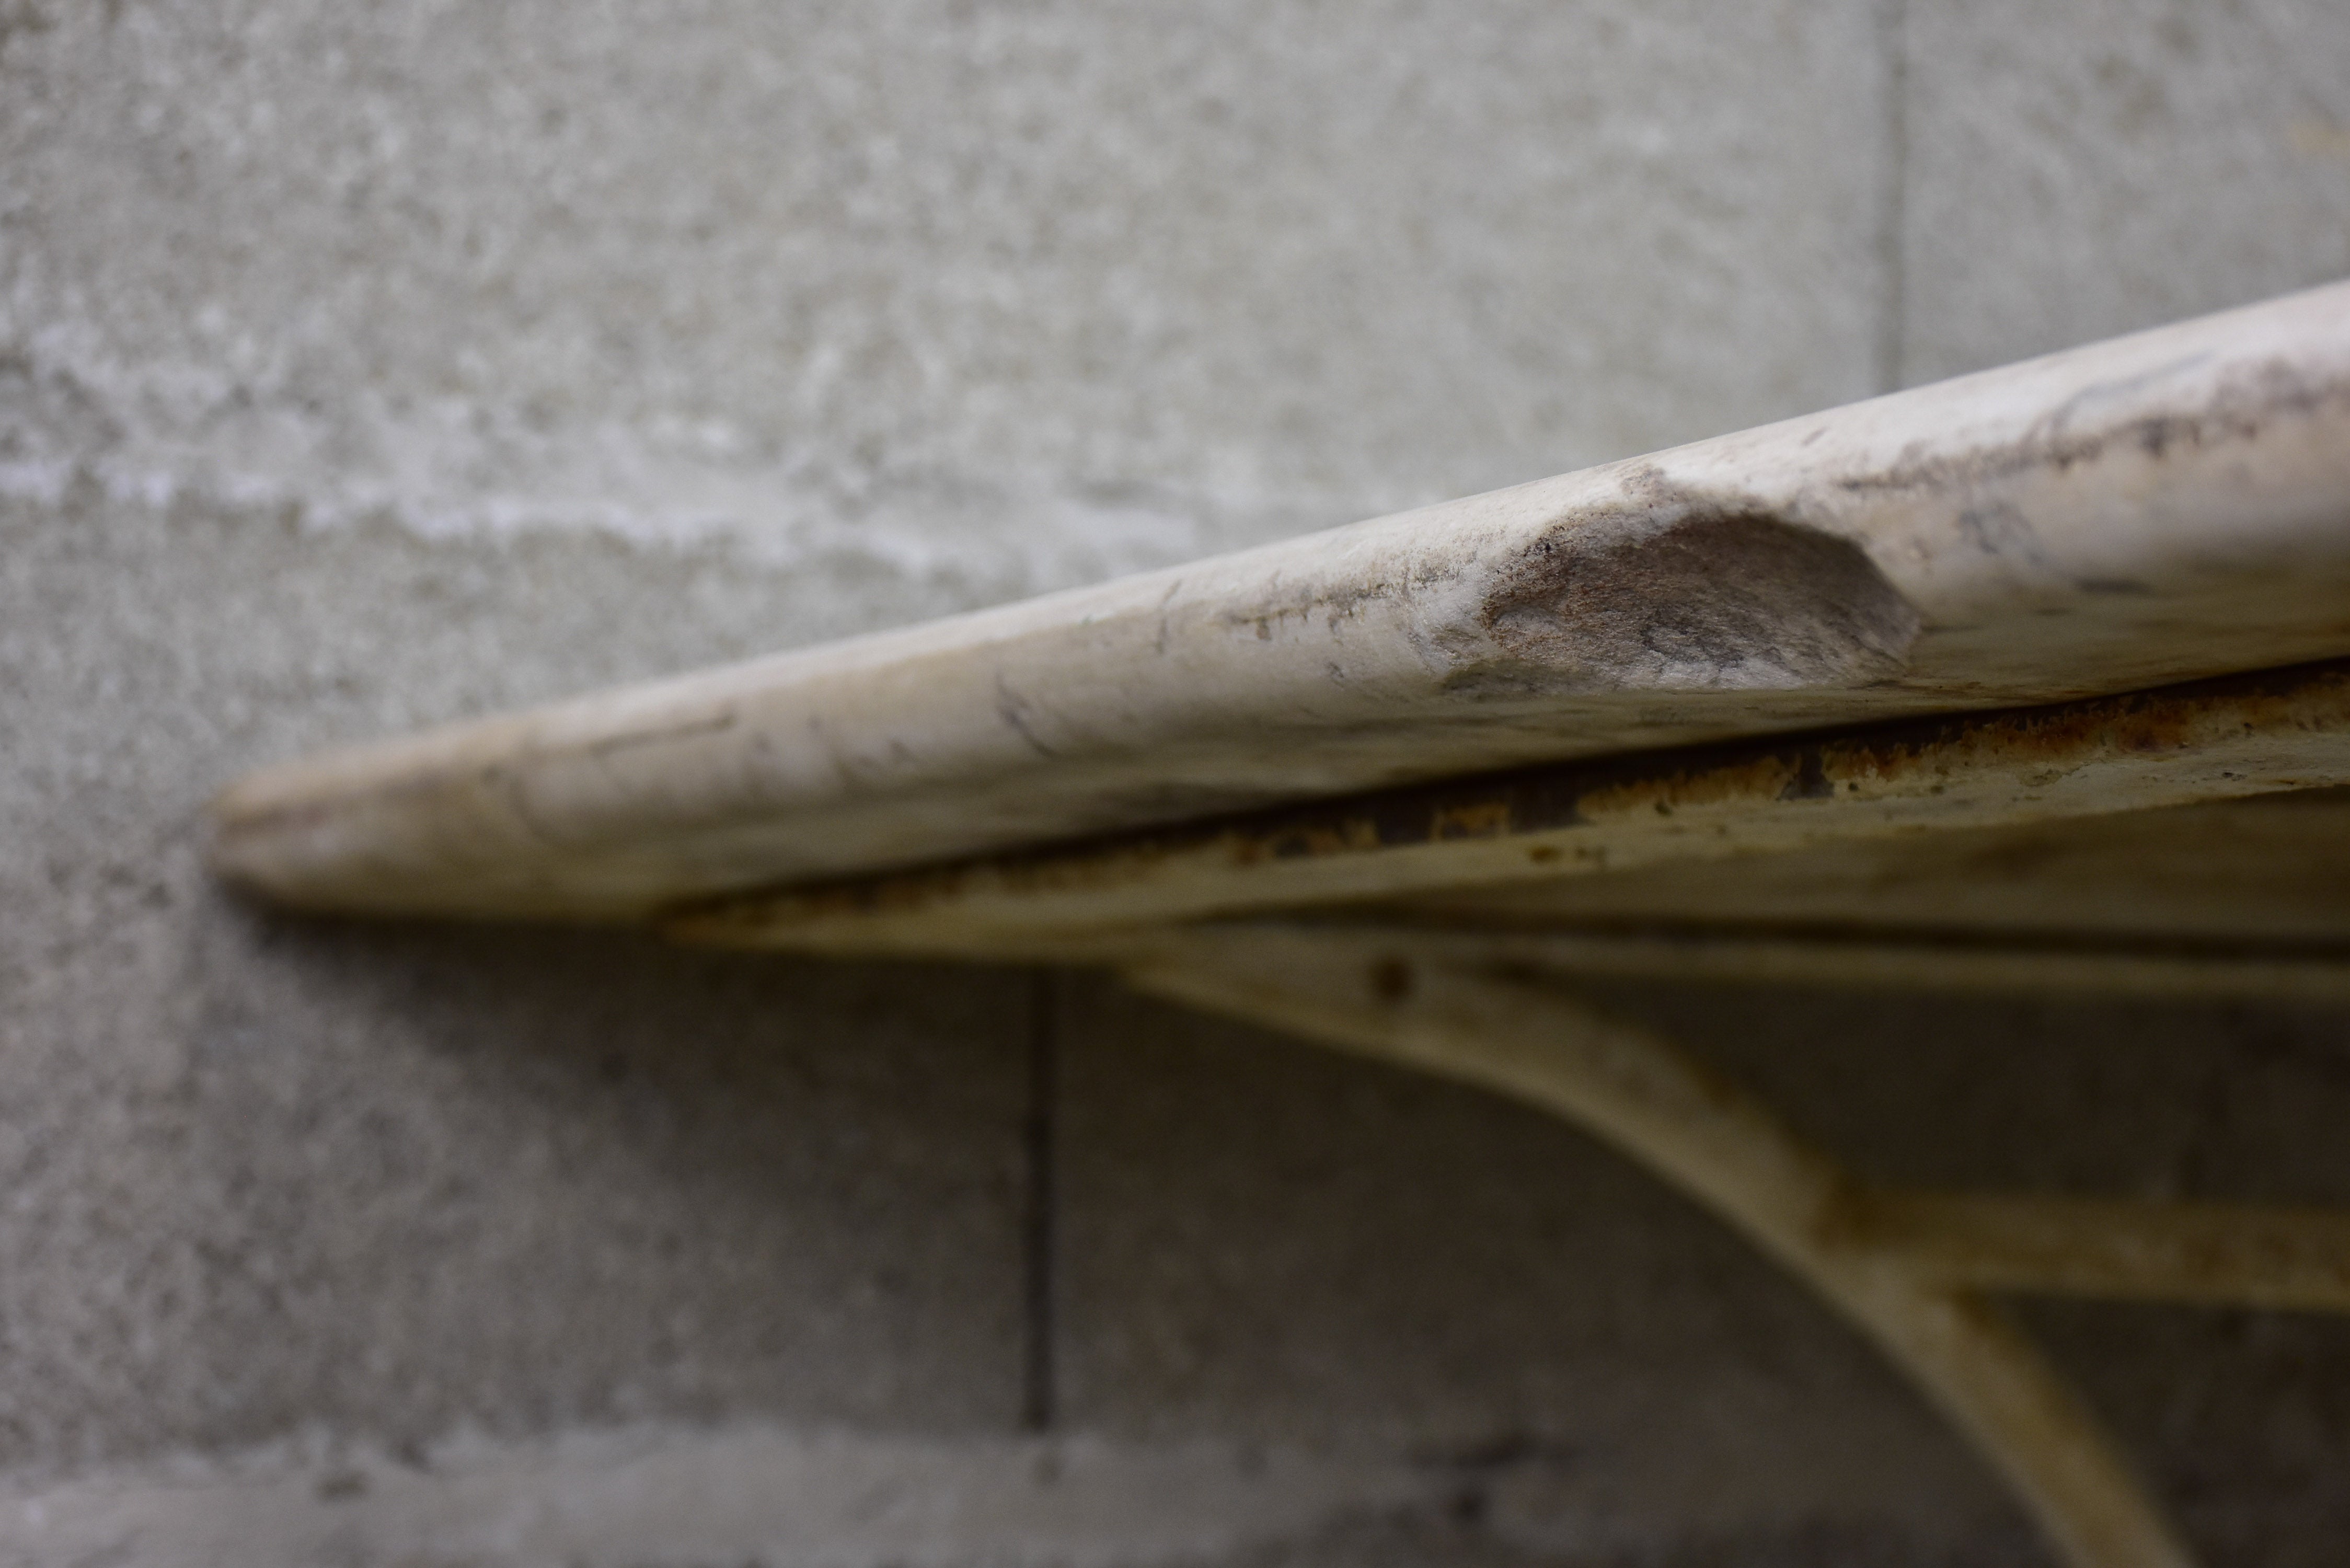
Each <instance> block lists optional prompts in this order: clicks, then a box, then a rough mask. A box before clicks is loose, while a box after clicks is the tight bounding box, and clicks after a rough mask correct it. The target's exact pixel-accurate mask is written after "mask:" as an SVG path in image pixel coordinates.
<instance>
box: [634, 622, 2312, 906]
mask: <svg viewBox="0 0 2350 1568" xmlns="http://www.w3.org/2000/svg"><path fill="white" fill-rule="evenodd" d="M2328 703H2331V704H2334V705H2337V706H2338V705H2342V704H2345V703H2350V660H2338V661H2334V662H2331V663H2326V664H2317V665H2305V666H2301V667H2297V668H2294V669H2290V670H2269V671H2263V672H2261V673H2259V674H2255V675H2249V676H2234V677H2229V678H2226V679H2223V680H2207V681H2197V682H2193V683H2190V684H2187V685H2181V686H2175V687H2168V688H2163V689H2159V690H2156V691H2141V692H2134V693H2129V694H2126V695H2123V696H2117V697H2105V698H2095V699H2090V700H2087V701H2080V702H2073V703H2066V704H2062V705H2057V706H2052V707H2048V708H2041V709H2027V710H2019V711H2005V712H1991V713H1972V714H1962V715H1958V716H1955V717H1950V718H1943V719H1935V720H1923V721H1904V722H1897V723H1891V724H1883V725H1876V726H1870V727H1867V728H1866V729H1859V730H1853V731H1847V732H1839V733H1835V734H1829V735H1824V736H1817V737H1794V738H1783V739H1778V740H1769V741H1761V742H1742V743H1733V744H1728V745H1719V746H1710V747H1700V748H1688V749H1683V750H1677V751H1669V752H1660V753H1641V754H1638V755H1632V756H1627V757H1618V758H1610V759H1601V760H1597V761H1583V762H1577V763H1564V764H1558V765H1554V766H1548V767H1535V768H1525V769H1516V770H1512V771H1509V772H1503V773H1496V774H1482V775H1478V776H1475V777H1471V778H1464V779H1454V780H1447V781H1444V782H1442V783H1440V784H1426V785H1414V786H1409V787H1406V788H1401V789H1395V790H1388V791H1381V792H1376V793H1373V794H1361V795H1353V796H1347V797H1341V798H1339V799H1336V800H1330V801H1324V802H1317V803H1312V804H1308V805H1295V806H1284V807H1277V808H1273V809H1269V810H1263V811H1257V812H1251V813H1244V814H1241V815H1233V816H1228V817H1222V818H1218V819H1213V820H1210V821H1205V822H1200V823H1194V824H1190V825H1184V826H1172V827H1164V828H1156V829H1150V830H1147V831H1143V832H1139V833H1126V834H1119V835H1111V836H1102V837H1097V838H1092V839H1087V840H1080V841H1076V842H1071V843H1066V844H1061V845H1055V846H1041V847H1038V848H1034V849H1028V850H1023V851H1019V852H1015V853H1013V854H1008V855H999V856H994V857H983V858H977V859H972V860H966V861H961V862H956V863H952V864H949V865H943V866H938V867H927V868H919V869H915V870H910V871H905V872H900V873H896V874H892V875H884V876H880V877H866V878H860V879H856V880H851V881H846V882H839V883H832V884H822V885H814V886H798V887H791V888H779V889H769V890H764V891H757V892H753V893H747V894H734V895H729V896H725V897H722V898H713V899H706V900H697V901H695V902H692V903H690V904H686V905H681V906H679V907H677V908H675V909H672V910H671V911H670V912H669V914H670V919H671V925H672V928H673V929H680V930H682V931H684V932H687V933H688V934H693V935H698V936H704V937H707V936H709V935H711V934H713V933H715V934H720V935H723V933H724V932H725V931H726V930H729V929H735V930H743V931H748V930H752V929H755V928H756V927H758V926H761V925H764V924H775V923H792V922H798V921H807V920H816V919H827V918H839V917H852V916H859V915H865V916H889V915H902V914H911V913H919V912H921V911H925V910H929V909H939V908H943V907H948V906H952V905H954V904H956V903H958V902H961V901H965V900H967V899H969V898H972V897H973V896H976V895H979V894H981V893H983V892H984V893H986V894H988V895H991V896H1001V897H1003V898H1010V899H1018V898H1032V897H1036V896H1040V895H1046V894H1054V893H1069V892H1076V891H1083V890H1087V889H1101V888H1118V887H1120V886H1126V885H1131V884H1135V883H1139V882H1142V881H1146V880H1148V879H1149V878H1150V877H1152V876H1153V875H1154V874H1157V873H1159V871H1161V870H1162V869H1163V868H1164V867H1169V866H1170V865H1176V864H1189V865H1192V866H1197V867H1219V866H1221V867H1235V868H1238V867H1262V866H1265V865H1268V864H1270V863H1272V862H1275V861H1296V860H1315V859H1328V858H1333V857H1353V856H1375V855H1379V854H1384V853H1390V852H1394V851H1397V850H1403V849H1411V848H1417V847H1424V846H1430V845H1434V844H1441V843H1447V842H1454V841H1459V840H1462V839H1484V840H1489V841H1492V840H1506V839H1510V838H1534V837H1536V836H1539V839H1540V841H1539V842H1534V843H1530V844H1529V845H1528V846H1527V848H1526V851H1525V854H1526V857H1527V859H1528V860H1529V861H1530V862H1531V863H1534V864H1539V865H1545V866H1560V867H1565V866H1567V865H1573V866H1577V867H1585V868H1598V867H1605V866H1606V865H1607V863H1608V862H1609V860H1610V858H1611V854H1610V850H1609V847H1608V846H1607V844H1606V843H1604V842H1601V841H1599V840H1597V839H1596V838H1595V839H1593V840H1592V841H1590V842H1587V843H1581V844H1578V843H1576V842H1575V840H1576V839H1577V838H1578V837H1580V836H1582V835H1584V834H1586V833H1597V832H1600V831H1603V830H1610V829H1612V828H1614V827H1617V826H1626V825H1631V824H1637V823H1639V822H1642V821H1646V822H1648V823H1650V824H1652V825H1653V824H1655V822H1656V819H1657V818H1658V817H1660V816H1662V817H1668V818H1673V817H1678V816H1679V815H1683V814H1690V813H1695V814H1698V819H1699V822H1700V824H1703V823H1711V824H1714V825H1716V826H1714V827H1711V828H1703V829H1700V830H1701V831H1708V832H1716V831H1724V830H1726V829H1727V828H1728V826H1730V825H1731V823H1733V822H1734V821H1735V820H1736V819H1737V818H1738V816H1739V815H1741V814H1749V815H1760V814H1763V813H1769V812H1778V813H1786V812H1804V813H1808V812H1813V811H1824V810H1833V809H1834V808H1835V804H1837V803H1842V802H1846V801H1851V802H1854V803H1856V804H1863V805H1866V804H1867V803H1870V802H1873V801H1878V800H1885V799H1891V798H1913V797H1916V796H1918V795H1920V794H1924V795H1932V794H1939V793H1941V791H1942V790H1944V789H1945V788H1946V787H1948V785H1949V784H1950V782H1951V781H1953V780H1959V779H1964V778H1968V777H1982V776H1985V775H1987V774H1988V775H1993V776H1999V777H2006V778H2013V779H2019V780H2020V781H2021V782H2022V784H2023V785H2024V786H2025V787H2028V788H2037V787H2043V785H2044V784H2045V783H2046V782H2049V781H2052V780H2054V779H2055V778H2059V777H2062V776H2063V775H2064V774H2066V773H2069V772H2072V771H2074V770H2076V769H2078V768H2081V767H2084V766H2088V765H2093V764H2095V763H2101V762H2111V761H2113V760H2115V759H2116V758H2122V757H2137V756H2152V755H2160V754H2175V753H2180V752H2185V751H2191V750H2193V749H2195V748H2198V747H2200V746H2203V745H2208V744H2210V742H2212V741H2214V740H2216V739H2220V738H2223V737H2225V736H2228V735H2231V734H2241V733H2247V732H2274V731H2280V730H2293V729H2305V728H2309V727H2311V726H2312V724H2313V723H2314V720H2313V719H2312V718H2311V716H2310V713H2311V709H2312V707H2313V705H2323V704H2328ZM2035 780H2036V781H2039V782H2037V783H2035V782H2034V781H2035ZM1656 830H1658V829H1657V828H1656V827H1653V826H1652V828H1651V831H1656ZM1662 830H1663V831H1669V832H1679V831H1682V828H1681V826H1680V825H1679V823H1678V822H1676V823H1674V824H1673V825H1672V826H1669V827H1664V828H1662Z"/></svg>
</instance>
